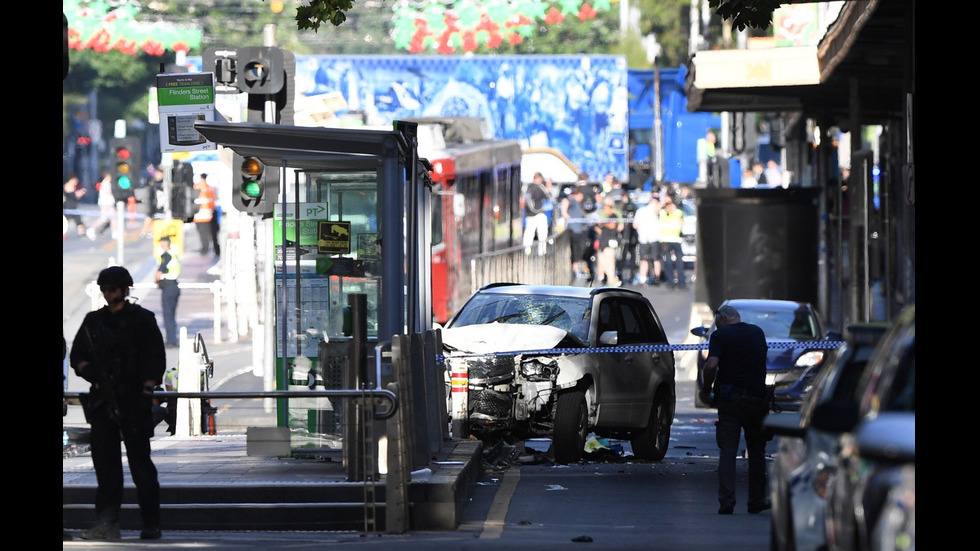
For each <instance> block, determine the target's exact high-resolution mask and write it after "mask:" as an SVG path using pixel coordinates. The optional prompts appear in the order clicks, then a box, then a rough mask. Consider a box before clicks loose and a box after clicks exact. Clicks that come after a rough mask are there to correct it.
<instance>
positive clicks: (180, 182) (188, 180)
mask: <svg viewBox="0 0 980 551" xmlns="http://www.w3.org/2000/svg"><path fill="white" fill-rule="evenodd" d="M170 183H171V187H170V216H171V218H173V219H174V220H183V221H185V222H190V221H191V220H192V219H193V218H194V213H195V212H196V211H197V209H196V207H195V205H194V199H196V198H197V193H196V192H195V191H194V167H193V166H191V164H190V163H183V162H180V161H174V168H173V170H172V171H171V172H170Z"/></svg>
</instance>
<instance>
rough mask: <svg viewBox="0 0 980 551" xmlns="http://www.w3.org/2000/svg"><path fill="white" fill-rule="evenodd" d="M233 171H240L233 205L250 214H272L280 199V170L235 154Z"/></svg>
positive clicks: (256, 159) (254, 158) (253, 158)
mask: <svg viewBox="0 0 980 551" xmlns="http://www.w3.org/2000/svg"><path fill="white" fill-rule="evenodd" d="M232 169H233V170H238V171H239V181H238V191H237V193H233V194H232V204H234V205H235V208H236V209H238V210H240V211H241V212H245V213H248V214H263V215H265V214H272V209H273V208H274V207H275V204H276V201H277V200H278V199H279V170H278V168H275V167H274V168H272V169H271V170H270V169H268V168H267V167H266V166H265V164H263V163H262V161H260V160H259V159H258V158H256V157H242V156H241V155H239V154H237V153H236V154H235V155H234V158H233V161H232Z"/></svg>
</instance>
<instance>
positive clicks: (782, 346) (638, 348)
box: [436, 341, 844, 364]
mask: <svg viewBox="0 0 980 551" xmlns="http://www.w3.org/2000/svg"><path fill="white" fill-rule="evenodd" d="M843 345H844V341H805V342H799V341H797V342H771V343H769V348H770V349H772V350H789V349H797V348H802V349H809V350H833V349H836V348H840V347H841V346H843ZM707 349H708V343H706V342H704V343H698V344H638V345H635V346H606V347H602V348H543V349H538V350H511V351H507V352H488V353H486V354H453V355H452V357H453V358H485V357H488V356H490V357H493V356H518V355H522V356H542V355H545V354H610V353H617V352H619V353H625V352H677V351H681V350H707ZM445 359H446V356H445V355H442V354H437V355H436V363H439V364H441V363H443V362H444V361H445Z"/></svg>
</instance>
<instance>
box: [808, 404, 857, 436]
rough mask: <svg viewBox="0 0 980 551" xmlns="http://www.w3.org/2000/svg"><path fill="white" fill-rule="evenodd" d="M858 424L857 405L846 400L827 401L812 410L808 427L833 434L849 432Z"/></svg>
mask: <svg viewBox="0 0 980 551" xmlns="http://www.w3.org/2000/svg"><path fill="white" fill-rule="evenodd" d="M857 423H858V405H857V403H856V402H851V401H846V400H829V401H827V402H824V403H821V404H818V405H817V407H815V408H813V416H812V417H811V418H810V425H811V426H813V427H816V428H818V429H820V430H823V431H827V432H834V433H842V432H851V431H852V430H854V427H855V426H857Z"/></svg>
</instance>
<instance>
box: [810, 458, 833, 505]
mask: <svg viewBox="0 0 980 551" xmlns="http://www.w3.org/2000/svg"><path fill="white" fill-rule="evenodd" d="M836 472H837V467H836V466H834V465H828V464H826V463H820V464H819V465H817V469H816V472H815V473H814V476H813V491H814V492H816V494H817V495H818V496H820V497H821V498H822V499H827V490H829V489H830V483H831V482H832V481H833V479H834V474H835V473H836Z"/></svg>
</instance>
